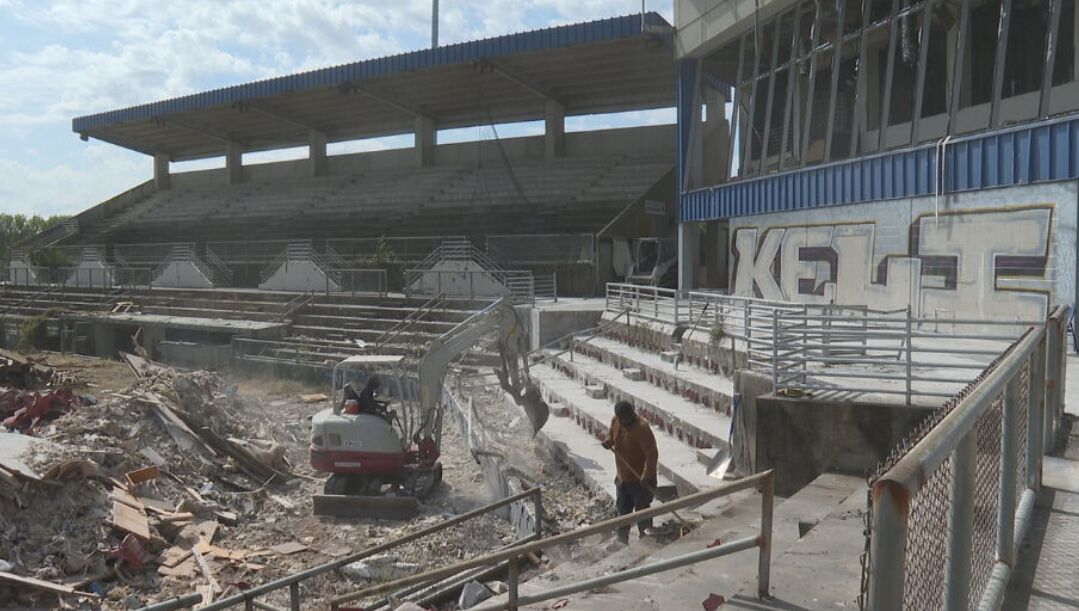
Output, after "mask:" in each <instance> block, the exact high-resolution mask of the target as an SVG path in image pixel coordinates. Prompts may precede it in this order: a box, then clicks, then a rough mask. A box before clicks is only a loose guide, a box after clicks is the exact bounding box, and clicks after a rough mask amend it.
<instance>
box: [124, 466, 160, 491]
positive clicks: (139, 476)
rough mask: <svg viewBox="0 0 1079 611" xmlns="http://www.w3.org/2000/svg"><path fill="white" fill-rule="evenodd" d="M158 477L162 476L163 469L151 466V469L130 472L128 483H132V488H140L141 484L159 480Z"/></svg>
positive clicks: (145, 468) (144, 468)
mask: <svg viewBox="0 0 1079 611" xmlns="http://www.w3.org/2000/svg"><path fill="white" fill-rule="evenodd" d="M158 475H161V469H160V468H158V466H157V465H150V466H149V467H143V468H141V469H135V470H134V471H128V472H127V481H129V482H131V485H132V486H138V485H139V484H141V483H144V482H148V481H150V480H152V479H157V476H158Z"/></svg>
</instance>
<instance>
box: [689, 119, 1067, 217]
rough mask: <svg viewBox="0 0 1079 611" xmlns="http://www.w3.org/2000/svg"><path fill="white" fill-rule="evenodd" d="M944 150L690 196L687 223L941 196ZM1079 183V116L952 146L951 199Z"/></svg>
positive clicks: (947, 159)
mask: <svg viewBox="0 0 1079 611" xmlns="http://www.w3.org/2000/svg"><path fill="white" fill-rule="evenodd" d="M938 156H939V148H938V147H937V146H936V145H933V144H930V145H925V146H920V147H916V148H909V149H904V150H898V151H892V152H888V153H884V154H881V155H874V156H871V157H860V158H856V159H851V160H848V161H843V162H839V163H833V164H829V165H822V166H817V167H811V168H804V169H799V170H794V171H790V172H784V173H782V174H773V175H771V176H764V177H760V178H755V179H751V180H745V181H737V182H732V183H726V184H722V185H716V186H714V187H707V188H704V189H697V190H694V191H690V192H687V193H684V194H683V195H682V200H681V201H682V202H684V204H685V205H683V206H682V207H681V208H680V209H679V220H682V221H708V220H719V219H725V218H731V217H737V216H749V215H754V214H763V213H766V212H786V211H791V210H801V209H804V208H817V207H821V206H837V205H842V204H855V203H861V202H871V201H879V200H887V199H900V198H905V197H919V196H925V195H932V194H934V193H935V192H936V180H937V176H938V171H937V164H938ZM1075 178H1079V114H1075V115H1068V116H1065V117H1060V118H1056V119H1051V120H1043V121H1038V122H1034V123H1027V124H1024V125H1019V126H1015V127H1011V128H1008V129H1005V130H999V131H994V132H986V133H980V134H974V135H970V136H963V137H961V138H955V139H953V140H951V141H950V142H949V143H948V145H947V147H946V149H945V154H944V189H943V192H944V193H956V192H960V191H971V190H977V189H988V188H992V187H1005V186H1014V185H1022V184H1030V183H1036V182H1049V181H1056V180H1070V179H1075Z"/></svg>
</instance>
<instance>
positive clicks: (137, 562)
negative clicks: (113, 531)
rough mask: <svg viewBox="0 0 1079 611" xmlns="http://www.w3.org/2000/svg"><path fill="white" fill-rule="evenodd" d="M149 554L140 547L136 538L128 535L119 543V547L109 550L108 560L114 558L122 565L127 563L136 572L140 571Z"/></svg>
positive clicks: (140, 544)
mask: <svg viewBox="0 0 1079 611" xmlns="http://www.w3.org/2000/svg"><path fill="white" fill-rule="evenodd" d="M150 557H151V554H149V553H148V552H147V551H146V548H144V547H143V546H142V543H140V542H139V540H138V538H137V537H136V536H135V535H133V534H131V533H128V535H127V536H126V537H124V540H123V541H121V542H120V545H118V546H116V547H114V548H112V549H110V550H109V558H116V559H118V560H119V561H120V562H122V563H127V565H128V566H130V567H131V568H133V569H135V570H136V571H138V570H141V569H142V567H143V564H144V563H145V562H146V561H147V560H149V559H150Z"/></svg>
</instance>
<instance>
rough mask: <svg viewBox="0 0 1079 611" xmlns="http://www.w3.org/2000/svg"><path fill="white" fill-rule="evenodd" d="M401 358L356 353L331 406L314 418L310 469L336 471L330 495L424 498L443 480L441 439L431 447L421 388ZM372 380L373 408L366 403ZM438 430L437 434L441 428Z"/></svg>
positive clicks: (338, 373) (337, 382)
mask: <svg viewBox="0 0 1079 611" xmlns="http://www.w3.org/2000/svg"><path fill="white" fill-rule="evenodd" d="M403 363H404V357H403V356H399V355H377V354H376V355H356V356H351V357H348V358H347V359H345V360H343V361H341V362H340V363H338V364H337V365H336V366H334V368H333V372H332V374H331V393H330V406H329V408H328V409H324V410H322V411H321V412H319V413H317V414H315V416H314V417H313V418H312V419H311V466H312V467H314V468H315V469H316V470H319V471H323V472H327V473H331V474H332V475H331V476H330V479H329V480H328V481H327V482H326V493H327V494H348V495H364V496H376V495H379V494H382V492H383V488H384V487H385V486H389V487H390V488H391V489H393V490H395V491H400V492H403V493H404V494H406V495H409V496H424V494H426V492H428V491H429V490H430V488H433V487H434V485H435V484H437V483H438V481H437V480H440V479H441V465H439V464H438V463H437V458H438V456H437V452H435V453H434V455H432V452H431V451H430V447H431V446H434V447H436V448H437V441H436V440H431V441H429V442H426V443H425V440H424V439H423V438H420V437H419V435H418V433H419V431H420V430H421V429H422V428H423V424H424V422H423V414H422V413H421V412H420V410H419V401H418V397H419V390H418V384H417V381H416V379H415V378H410V377H408V376H406V375H405V374H404V372H403V367H402V366H403ZM372 379H376V380H378V393H377V396H376V397H375V401H374V403H376V404H377V407H372V406H371V404H370V403H368V404H367V405H362V406H361V405H360V403H366V402H365V401H361V400H360V396H361V395H362V394H363V390H362V389H365V388H367V387H368V385H369V383H370V382H371V380H372ZM440 429H441V427H439V428H438V429H436V430H440Z"/></svg>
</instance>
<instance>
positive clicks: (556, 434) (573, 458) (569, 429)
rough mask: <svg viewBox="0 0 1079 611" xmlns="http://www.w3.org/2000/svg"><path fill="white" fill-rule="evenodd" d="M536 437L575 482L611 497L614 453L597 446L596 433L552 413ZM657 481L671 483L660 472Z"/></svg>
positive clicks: (663, 484) (665, 484)
mask: <svg viewBox="0 0 1079 611" xmlns="http://www.w3.org/2000/svg"><path fill="white" fill-rule="evenodd" d="M563 409H567V408H563ZM536 438H537V439H538V440H539V441H540V443H541V444H542V445H544V446H546V447H547V449H548V450H549V451H550V452H551V453H552V454H553V455H554V456H555V457H556V458H557V459H558V460H559V461H560V462H562V463H563V464H564V465H566V466H567V467H568V468H569V469H570V471H572V472H573V474H574V476H575V477H576V478H577V481H579V482H581V483H582V484H583V485H584V486H586V487H587V488H588V489H590V490H592V491H593V492H594V493H596V494H604V495H607V496H609V497H610V498H611V499H612V500H614V498H615V490H614V478H615V476H616V475H617V472H616V471H615V465H614V455H613V454H611V452H610V450H607V449H605V448H604V447H603V446H602V445H600V441H599V439H598V438H596V436H595V435H593V434H592V433H589V432H588V431H586V430H584V429H582V428H581V427H579V426H577V425H576V424H575V423H574V422H573V420H571V419H570V418H567V417H562V416H559V415H558V414H557V413H555V414H553V415H552V416H551V418H549V419H548V420H547V424H545V425H543V430H541V431H540V432H539V433H538V434H537V436H536ZM657 480H658V483H659V486H660V487H664V486H673V485H674V484H673V482H671V481H670V480H668V479H667V478H666V477H663V476H662V475H660V476H659V477H657Z"/></svg>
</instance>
